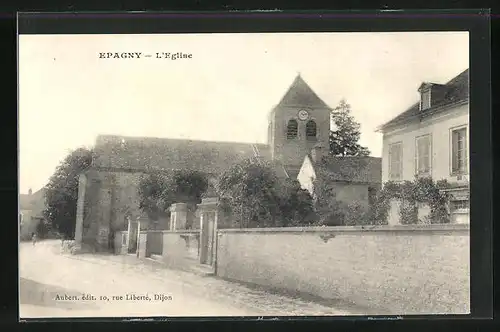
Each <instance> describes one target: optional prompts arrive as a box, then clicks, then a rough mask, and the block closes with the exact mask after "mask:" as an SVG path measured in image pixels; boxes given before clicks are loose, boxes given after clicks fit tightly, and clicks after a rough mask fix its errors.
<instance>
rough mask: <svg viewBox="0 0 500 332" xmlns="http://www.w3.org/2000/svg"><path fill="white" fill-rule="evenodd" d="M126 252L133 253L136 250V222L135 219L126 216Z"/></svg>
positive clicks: (137, 233)
mask: <svg viewBox="0 0 500 332" xmlns="http://www.w3.org/2000/svg"><path fill="white" fill-rule="evenodd" d="M127 221H128V228H127V253H134V252H136V250H137V237H138V235H139V232H138V227H137V226H138V224H137V220H134V219H133V218H131V217H127Z"/></svg>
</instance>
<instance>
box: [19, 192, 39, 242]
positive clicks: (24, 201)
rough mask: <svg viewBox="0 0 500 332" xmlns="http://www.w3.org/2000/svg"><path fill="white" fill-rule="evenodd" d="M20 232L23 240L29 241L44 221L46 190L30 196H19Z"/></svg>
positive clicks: (31, 193)
mask: <svg viewBox="0 0 500 332" xmlns="http://www.w3.org/2000/svg"><path fill="white" fill-rule="evenodd" d="M19 210H20V211H19V231H20V238H21V240H27V239H29V238H30V237H31V234H32V233H33V232H36V231H37V227H38V224H39V223H40V222H42V221H43V220H44V217H43V211H44V210H45V189H43V188H42V189H40V190H38V191H37V192H35V193H33V191H32V190H31V189H30V190H29V192H28V194H19Z"/></svg>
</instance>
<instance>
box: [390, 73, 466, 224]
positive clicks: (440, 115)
mask: <svg viewBox="0 0 500 332" xmlns="http://www.w3.org/2000/svg"><path fill="white" fill-rule="evenodd" d="M418 92H419V94H420V100H419V102H418V103H416V104H414V105H412V106H411V107H410V108H409V109H408V110H406V111H405V112H403V113H401V114H399V115H398V116H396V117H395V118H394V119H392V120H391V121H389V122H387V123H386V124H384V125H383V126H381V128H380V132H382V133H383V151H382V182H383V183H385V182H387V181H394V182H402V181H412V180H414V179H415V177H416V176H417V177H431V178H432V179H433V180H435V181H439V180H447V181H448V182H449V184H450V186H451V189H449V190H448V191H449V194H450V201H449V210H450V213H451V220H452V222H454V223H468V222H469V155H470V152H469V151H470V150H469V70H468V69H467V70H465V71H464V72H462V73H460V74H459V75H458V76H456V77H454V78H453V79H452V80H450V81H449V82H447V83H446V84H435V83H422V85H421V86H420V88H419V90H418Z"/></svg>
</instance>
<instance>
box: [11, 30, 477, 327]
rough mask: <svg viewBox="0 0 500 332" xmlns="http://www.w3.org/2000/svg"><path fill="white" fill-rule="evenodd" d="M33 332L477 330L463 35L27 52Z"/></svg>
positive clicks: (134, 38)
mask: <svg viewBox="0 0 500 332" xmlns="http://www.w3.org/2000/svg"><path fill="white" fill-rule="evenodd" d="M18 73H19V74H18V95H19V97H18V98H19V108H18V121H19V130H18V138H19V314H20V318H21V319H30V318H82V317H101V318H102V317H123V318H127V317H143V318H145V317H242V316H248V317H266V316H295V317H297V316H341V317H342V316H377V315H437V314H469V313H470V312H471V308H470V297H471V295H470V244H469V243H470V232H469V226H470V223H471V220H470V203H469V201H470V189H469V188H470V163H469V160H470V154H471V153H470V147H469V136H470V134H469V33H468V32H467V31H422V32H419V31H407V32H405V31H401V32H324V33H319V32H307V33H306V32H301V33H291V32H287V33H271V32H270V33H177V34H167V33H161V34H160V33H158V34H38V35H37V34H25V35H23V34H20V35H19V36H18Z"/></svg>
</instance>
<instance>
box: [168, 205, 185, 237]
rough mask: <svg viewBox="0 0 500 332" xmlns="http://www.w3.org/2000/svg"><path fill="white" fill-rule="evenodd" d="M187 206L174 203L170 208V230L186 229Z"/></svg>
mask: <svg viewBox="0 0 500 332" xmlns="http://www.w3.org/2000/svg"><path fill="white" fill-rule="evenodd" d="M186 223H187V204H186V203H175V204H172V206H170V230H171V231H175V230H178V229H186Z"/></svg>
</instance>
